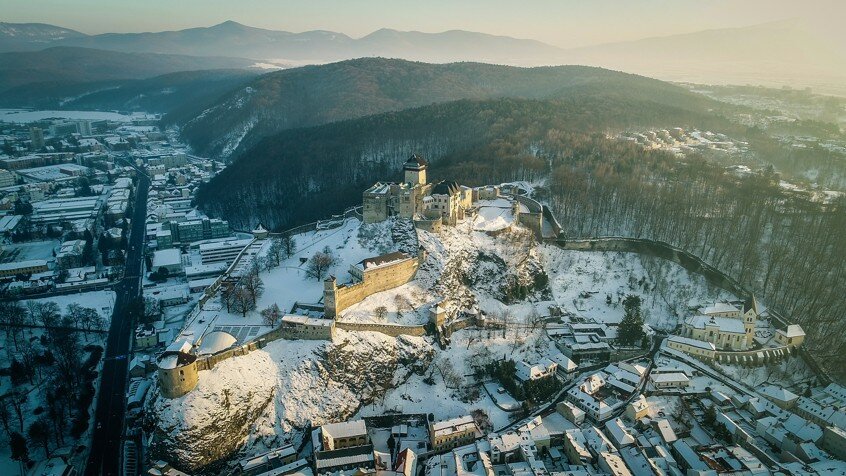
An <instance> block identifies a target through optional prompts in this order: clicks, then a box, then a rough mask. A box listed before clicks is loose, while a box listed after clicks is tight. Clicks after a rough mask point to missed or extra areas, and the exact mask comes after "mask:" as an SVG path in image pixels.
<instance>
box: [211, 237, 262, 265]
mask: <svg viewBox="0 0 846 476" xmlns="http://www.w3.org/2000/svg"><path fill="white" fill-rule="evenodd" d="M252 241H253V240H252V238H246V239H243V240H227V241H220V242H214V243H202V244H201V245H200V260H201V261H202V263H203V264H204V265H206V264H213V263H226V264H227V265H228V264H232V263H233V262H234V261H235V258H236V257H237V256H238V254H239V253H241V251H243V249H244V248H246V247H247V246H248V245H249V244H250V243H252Z"/></svg>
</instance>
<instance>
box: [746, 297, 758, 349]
mask: <svg viewBox="0 0 846 476" xmlns="http://www.w3.org/2000/svg"><path fill="white" fill-rule="evenodd" d="M757 320H758V300H757V299H755V296H750V297H749V298H748V299H747V300H746V302H744V303H743V329H744V330H745V331H746V348H747V349H748V348H750V347H752V340H753V339H754V338H755V322H756V321H757Z"/></svg>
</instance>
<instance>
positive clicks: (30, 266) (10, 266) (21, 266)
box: [0, 259, 48, 278]
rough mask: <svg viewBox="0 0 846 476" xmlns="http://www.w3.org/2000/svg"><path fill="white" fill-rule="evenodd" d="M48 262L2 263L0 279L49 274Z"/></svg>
mask: <svg viewBox="0 0 846 476" xmlns="http://www.w3.org/2000/svg"><path fill="white" fill-rule="evenodd" d="M47 271H48V268H47V261H45V260H43V259H33V260H26V261H13V262H11V263H0V278H7V277H10V276H18V275H28V274H36V273H44V272H47Z"/></svg>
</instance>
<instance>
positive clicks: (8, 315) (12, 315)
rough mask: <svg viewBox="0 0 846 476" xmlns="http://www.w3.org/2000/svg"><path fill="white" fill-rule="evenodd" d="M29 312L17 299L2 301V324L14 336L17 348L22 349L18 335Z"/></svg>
mask: <svg viewBox="0 0 846 476" xmlns="http://www.w3.org/2000/svg"><path fill="white" fill-rule="evenodd" d="M26 321H27V312H26V309H24V308H23V306H21V304H20V303H19V302H17V301H11V302H4V303H0V324H3V326H4V327H5V328H6V334H7V335H9V336H11V337H12V341H13V342H14V343H15V350H20V347H19V344H18V336H19V335H20V334H21V332H22V326H23V325H24V324H26Z"/></svg>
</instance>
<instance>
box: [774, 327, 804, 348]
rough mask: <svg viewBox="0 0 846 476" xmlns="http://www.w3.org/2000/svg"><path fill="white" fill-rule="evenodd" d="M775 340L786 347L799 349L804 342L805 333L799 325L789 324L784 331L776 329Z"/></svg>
mask: <svg viewBox="0 0 846 476" xmlns="http://www.w3.org/2000/svg"><path fill="white" fill-rule="evenodd" d="M775 340H776V342H778V343H779V344H781V345H783V346H787V347H799V346H801V345H802V343H803V342H805V331H804V330H803V329H802V326H800V325H799V324H790V325H789V326H787V328H786V329H776V332H775Z"/></svg>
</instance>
